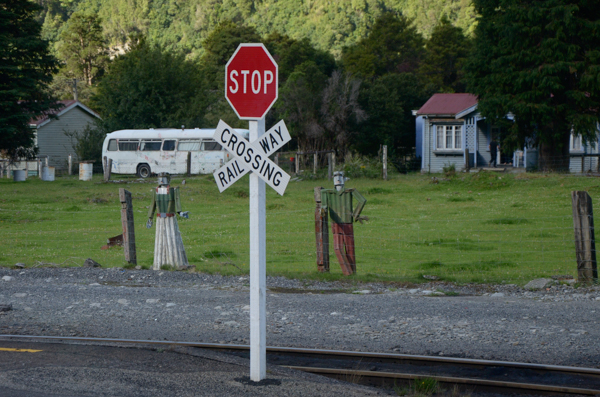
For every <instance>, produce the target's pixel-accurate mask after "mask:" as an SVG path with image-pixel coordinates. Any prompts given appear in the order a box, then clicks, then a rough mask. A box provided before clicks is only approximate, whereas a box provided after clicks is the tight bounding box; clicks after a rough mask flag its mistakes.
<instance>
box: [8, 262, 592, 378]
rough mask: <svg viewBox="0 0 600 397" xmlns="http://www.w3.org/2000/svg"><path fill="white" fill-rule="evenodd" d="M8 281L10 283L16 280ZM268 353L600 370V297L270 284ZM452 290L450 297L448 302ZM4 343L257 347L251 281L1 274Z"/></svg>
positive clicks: (169, 275) (125, 273)
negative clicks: (379, 355) (278, 349)
mask: <svg viewBox="0 0 600 397" xmlns="http://www.w3.org/2000/svg"><path fill="white" fill-rule="evenodd" d="M6 276H7V277H6ZM267 288H268V289H269V291H268V294H267V313H268V317H267V332H268V334H267V344H268V345H270V346H293V347H309V348H310V347H314V348H327V349H340V350H361V351H377V352H398V353H407V354H424V355H444V356H452V357H468V358H483V359H495V360H509V361H521V362H534V363H546V364H560V365H576V366H587V367H600V349H599V347H600V342H599V340H600V327H598V313H600V287H590V288H573V287H570V286H555V287H552V288H549V289H544V290H543V291H536V292H530V291H525V290H523V289H521V288H519V287H516V286H510V285H509V286H487V285H486V286H481V285H467V286H455V285H451V284H444V283H430V284H424V285H420V286H419V287H418V288H416V287H414V286H413V287H412V288H409V287H407V288H402V287H398V286H389V285H383V284H358V285H353V284H352V283H350V282H349V283H343V282H331V283H322V282H311V281H297V280H288V279H285V278H272V277H268V278H267ZM439 291H443V292H439ZM1 305H12V310H9V311H3V312H0V333H1V334H23V335H53V336H90V337H110V338H130V339H156V340H177V341H198V342H207V343H211V342H220V343H248V338H249V309H250V307H249V306H248V305H249V285H248V278H247V277H222V276H218V275H206V274H200V273H187V272H171V271H160V272H155V271H151V270H124V269H119V268H116V269H114V268H111V269H102V268H84V267H82V268H59V269H56V268H35V269H16V270H15V269H11V268H9V267H0V306H1Z"/></svg>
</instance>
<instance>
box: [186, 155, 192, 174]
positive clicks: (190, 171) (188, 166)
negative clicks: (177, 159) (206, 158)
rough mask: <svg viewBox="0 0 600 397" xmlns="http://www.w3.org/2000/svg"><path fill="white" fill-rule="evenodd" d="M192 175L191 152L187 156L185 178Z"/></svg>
mask: <svg viewBox="0 0 600 397" xmlns="http://www.w3.org/2000/svg"><path fill="white" fill-rule="evenodd" d="M190 175H192V152H188V155H187V176H190Z"/></svg>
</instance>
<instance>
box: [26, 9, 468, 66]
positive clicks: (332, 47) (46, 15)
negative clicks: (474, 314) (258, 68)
mask: <svg viewBox="0 0 600 397" xmlns="http://www.w3.org/2000/svg"><path fill="white" fill-rule="evenodd" d="M38 2H39V4H40V5H41V6H42V7H43V11H42V12H41V13H40V15H39V22H40V23H42V24H43V31H42V34H43V36H42V37H43V38H45V39H47V40H49V41H51V42H52V43H55V48H56V47H58V46H60V41H61V39H60V36H61V33H62V32H63V30H64V29H65V27H66V24H67V22H68V21H69V19H70V18H71V16H72V14H73V13H74V12H77V11H83V12H85V13H87V14H90V13H91V14H96V15H98V17H99V18H100V20H101V26H102V29H103V31H104V36H105V39H106V40H107V44H108V45H109V46H110V48H113V49H123V48H124V47H125V46H126V45H127V43H128V41H129V37H130V36H131V35H133V34H141V35H143V36H145V37H147V39H148V40H149V42H150V43H152V44H158V45H160V46H161V47H163V48H165V49H177V50H182V51H184V52H185V53H186V54H187V55H188V56H189V57H193V58H198V57H200V56H201V55H202V54H203V52H204V50H203V42H204V40H205V39H206V38H207V37H208V35H209V34H210V32H211V31H212V30H214V29H215V28H216V27H217V25H218V24H219V23H221V22H224V21H233V22H236V23H243V24H244V25H246V26H251V27H254V28H255V29H256V32H257V33H258V34H259V35H261V36H267V35H269V34H272V33H280V34H284V35H287V36H289V37H290V38H292V39H295V40H302V39H305V38H307V39H308V40H309V41H310V42H311V43H312V44H313V45H314V46H315V47H316V48H317V49H320V50H324V51H328V52H330V53H332V54H333V55H334V56H335V57H336V58H339V56H340V55H341V52H342V48H343V47H344V46H349V45H353V44H355V43H357V42H358V41H359V40H360V39H361V38H363V37H365V36H366V35H367V33H368V31H369V30H370V29H371V28H372V26H373V24H374V23H375V21H376V20H377V18H379V17H380V16H381V15H382V14H383V13H385V12H387V11H393V12H396V13H402V15H404V16H405V17H407V18H408V19H409V20H414V24H415V27H416V29H417V31H418V32H419V33H421V34H422V35H423V36H425V37H426V38H428V37H429V36H430V35H431V33H432V31H433V29H434V27H435V26H436V25H437V23H438V22H439V20H440V19H441V18H442V16H446V17H447V18H448V19H449V20H450V22H452V24H453V25H455V26H457V27H459V28H461V29H462V31H463V32H464V33H465V35H467V36H471V35H472V32H473V30H474V28H475V12H474V8H473V5H472V2H471V1H470V0H339V1H331V0H187V1H181V0H38Z"/></svg>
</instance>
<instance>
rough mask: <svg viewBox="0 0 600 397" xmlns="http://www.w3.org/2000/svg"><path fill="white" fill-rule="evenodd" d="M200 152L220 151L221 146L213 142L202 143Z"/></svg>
mask: <svg viewBox="0 0 600 397" xmlns="http://www.w3.org/2000/svg"><path fill="white" fill-rule="evenodd" d="M202 150H209V151H217V150H221V145H219V144H218V143H217V142H215V141H203V142H202Z"/></svg>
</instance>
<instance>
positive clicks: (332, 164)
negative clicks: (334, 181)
mask: <svg viewBox="0 0 600 397" xmlns="http://www.w3.org/2000/svg"><path fill="white" fill-rule="evenodd" d="M334 172H335V152H333V153H331V177H332V178H333V173H334Z"/></svg>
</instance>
